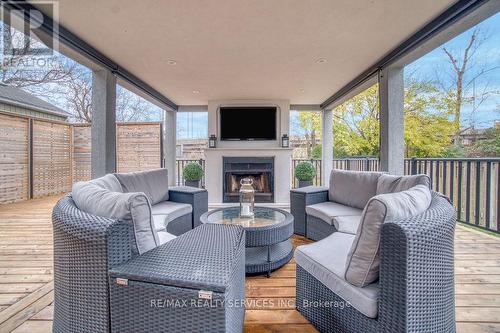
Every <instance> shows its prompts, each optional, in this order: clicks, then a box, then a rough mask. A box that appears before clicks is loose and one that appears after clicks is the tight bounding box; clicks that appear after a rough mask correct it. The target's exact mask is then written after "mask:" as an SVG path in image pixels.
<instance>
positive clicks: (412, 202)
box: [345, 185, 431, 287]
mask: <svg viewBox="0 0 500 333" xmlns="http://www.w3.org/2000/svg"><path fill="white" fill-rule="evenodd" d="M430 204H431V192H430V190H429V188H428V187H427V186H425V185H417V186H415V187H412V188H411V189H409V190H407V191H403V192H398V193H388V194H380V195H377V196H375V197H373V198H372V199H371V200H370V201H369V202H368V204H367V205H366V207H365V210H364V211H363V215H362V217H361V224H360V226H359V228H358V232H357V234H356V237H355V239H354V242H353V244H352V247H351V250H350V251H349V255H348V259H347V263H346V273H345V279H346V280H347V281H348V282H349V283H351V284H353V285H355V286H357V287H364V286H366V285H368V284H370V283H372V282H374V281H376V280H377V279H378V273H379V266H380V258H379V243H380V230H381V228H382V224H383V223H384V222H386V221H391V220H397V219H404V218H409V217H412V216H415V215H418V214H421V213H423V212H424V211H426V210H427V209H428V208H429V206H430Z"/></svg>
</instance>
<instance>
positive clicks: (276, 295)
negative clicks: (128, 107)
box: [0, 197, 500, 333]
mask: <svg viewBox="0 0 500 333" xmlns="http://www.w3.org/2000/svg"><path fill="white" fill-rule="evenodd" d="M58 199H59V198H58V197H49V198H44V199H36V200H32V201H28V202H22V203H16V204H9V205H4V206H1V207H0V219H1V222H0V302H1V303H0V309H1V310H2V311H1V312H0V331H1V332H10V331H12V332H15V333H42V332H50V331H51V328H52V317H53V309H54V308H53V305H52V302H53V297H54V295H53V288H54V286H53V282H52V280H53V276H52V274H53V268H52V248H53V246H52V222H51V217H50V215H51V211H52V207H53V206H54V204H55V203H56V201H57V200H58ZM27 226H28V227H29V230H26V229H25V228H26V227H27ZM23 229H24V230H23ZM308 242H310V241H309V240H307V239H306V238H304V237H300V236H294V238H293V243H294V245H295V246H297V245H301V244H304V243H308ZM499 256H500V239H499V238H498V237H494V236H489V235H486V234H484V233H482V232H478V231H475V230H472V229H471V228H470V227H469V228H467V227H463V226H458V227H457V230H456V232H455V293H456V296H455V301H456V320H457V331H458V332H463V333H479V332H484V333H492V332H498V331H499V330H500V319H499V317H498V313H499V312H500V287H499V286H500V283H499V282H500V271H499V269H498V267H499V266H500V263H499V260H498V258H499ZM246 297H247V299H248V301H249V302H250V304H254V307H249V308H247V311H246V317H245V332H316V329H315V328H314V327H313V326H312V325H310V324H309V323H308V321H307V320H306V319H305V318H304V317H303V316H302V315H301V314H300V313H299V312H297V311H296V310H295V308H294V304H295V262H294V261H291V262H290V263H288V264H287V265H285V266H283V267H282V268H280V269H279V270H277V271H275V272H273V274H272V277H271V278H269V279H267V278H265V277H264V276H257V277H251V278H248V279H247V281H246Z"/></svg>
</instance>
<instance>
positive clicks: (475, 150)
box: [469, 126, 500, 157]
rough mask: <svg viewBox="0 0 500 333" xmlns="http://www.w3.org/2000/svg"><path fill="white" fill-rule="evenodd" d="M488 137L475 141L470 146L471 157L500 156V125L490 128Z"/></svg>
mask: <svg viewBox="0 0 500 333" xmlns="http://www.w3.org/2000/svg"><path fill="white" fill-rule="evenodd" d="M485 135H486V138H485V139H482V140H479V141H477V142H475V143H474V144H473V145H472V147H470V148H469V156H471V157H498V156H500V126H496V127H493V128H488V129H487V130H486V133H485Z"/></svg>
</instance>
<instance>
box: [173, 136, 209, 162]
mask: <svg viewBox="0 0 500 333" xmlns="http://www.w3.org/2000/svg"><path fill="white" fill-rule="evenodd" d="M207 145H208V140H207V139H178V140H177V145H176V147H175V148H176V153H175V154H176V157H177V158H184V159H193V160H197V159H200V158H204V157H205V149H206V148H207Z"/></svg>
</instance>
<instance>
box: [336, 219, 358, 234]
mask: <svg viewBox="0 0 500 333" xmlns="http://www.w3.org/2000/svg"><path fill="white" fill-rule="evenodd" d="M360 223H361V215H348V216H337V217H335V218H334V219H333V225H334V226H335V229H337V231H340V232H343V233H346V234H351V235H356V233H357V232H358V227H359V224H360Z"/></svg>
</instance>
